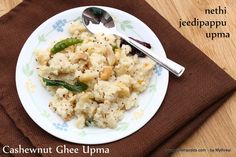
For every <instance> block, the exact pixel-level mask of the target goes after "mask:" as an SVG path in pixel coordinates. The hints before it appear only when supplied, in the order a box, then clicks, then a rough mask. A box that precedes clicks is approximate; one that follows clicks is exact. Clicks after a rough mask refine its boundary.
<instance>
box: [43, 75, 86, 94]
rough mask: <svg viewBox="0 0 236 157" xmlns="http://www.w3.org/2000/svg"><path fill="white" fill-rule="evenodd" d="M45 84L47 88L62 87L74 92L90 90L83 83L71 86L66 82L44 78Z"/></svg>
mask: <svg viewBox="0 0 236 157" xmlns="http://www.w3.org/2000/svg"><path fill="white" fill-rule="evenodd" d="M43 82H45V83H46V86H61V87H64V88H66V89H68V90H70V91H72V92H83V91H85V90H86V89H87V88H88V85H86V84H85V83H83V82H76V84H75V85H71V84H69V83H66V82H64V81H60V80H49V79H46V78H43Z"/></svg>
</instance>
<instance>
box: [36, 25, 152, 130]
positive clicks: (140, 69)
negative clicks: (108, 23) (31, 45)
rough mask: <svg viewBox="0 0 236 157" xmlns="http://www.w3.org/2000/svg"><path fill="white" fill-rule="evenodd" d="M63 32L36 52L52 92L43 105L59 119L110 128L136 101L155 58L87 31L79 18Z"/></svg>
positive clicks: (117, 39)
mask: <svg viewBox="0 0 236 157" xmlns="http://www.w3.org/2000/svg"><path fill="white" fill-rule="evenodd" d="M68 31H69V33H70V37H68V38H66V39H63V40H60V41H58V42H56V44H55V45H54V46H53V47H49V48H48V49H46V50H38V51H37V52H36V61H37V62H38V65H39V66H38V73H39V76H40V78H42V83H43V85H45V87H46V88H47V90H48V91H49V92H51V93H52V95H53V98H52V100H51V101H50V102H49V107H50V108H51V109H52V110H53V111H54V112H55V113H57V114H58V115H59V116H60V117H61V118H62V119H63V120H65V121H68V120H71V119H72V118H76V125H77V127H79V128H83V127H85V126H90V125H94V126H97V127H102V128H105V127H109V128H115V127H116V126H117V122H118V121H120V120H121V119H122V117H123V115H124V112H125V111H127V110H130V109H131V108H133V107H136V106H137V97H138V95H139V94H140V93H141V92H143V91H145V90H146V88H147V86H148V84H149V81H150V78H151V76H152V74H153V67H154V65H155V63H154V62H153V61H152V60H151V59H149V58H148V57H138V55H137V54H135V55H132V54H130V52H132V48H131V46H130V45H126V44H121V39H120V38H119V37H116V36H114V35H107V34H106V35H105V34H95V35H93V34H91V33H89V32H88V31H87V30H86V28H85V27H84V26H83V24H81V23H80V21H75V22H72V23H71V24H70V26H69V30H68Z"/></svg>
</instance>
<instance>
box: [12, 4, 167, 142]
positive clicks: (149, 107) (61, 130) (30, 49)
mask: <svg viewBox="0 0 236 157" xmlns="http://www.w3.org/2000/svg"><path fill="white" fill-rule="evenodd" d="M85 8H86V7H79V8H74V9H70V10H67V11H64V12H62V13H59V14H57V15H55V16H53V17H52V18H50V19H48V20H47V21H45V22H44V23H43V24H41V25H40V26H39V27H38V28H37V29H36V30H35V31H34V32H33V33H32V34H31V35H30V37H29V38H28V40H27V41H26V42H25V44H24V46H23V48H22V50H21V52H20V55H19V58H18V62H17V66H16V86H17V92H18V95H19V97H20V100H21V102H22V105H23V107H24V109H25V110H26V112H27V113H28V114H29V116H30V117H31V118H32V120H33V121H34V122H35V123H37V124H38V125H39V126H40V127H41V128H43V129H44V130H45V131H47V132H48V133H50V134H52V135H54V136H56V137H58V138H60V139H63V140H66V141H69V142H73V143H80V144H102V143H108V142H112V141H116V140H119V139H121V138H124V137H126V136H128V135H130V134H132V133H134V132H135V131H137V130H139V129H140V128H141V127H143V126H144V125H145V124H146V123H147V122H148V121H149V120H150V119H151V118H152V117H153V116H154V115H155V113H156V112H157V110H158V109H159V107H160V105H161V103H162V101H163V99H164V96H165V94H166V90H167V85H168V78H169V73H168V71H167V70H165V69H163V68H162V67H160V66H158V65H157V66H156V67H155V69H154V70H155V73H154V75H153V77H152V79H151V82H150V85H149V87H148V89H147V90H146V91H145V92H144V93H142V94H141V95H140V96H139V99H138V104H139V107H137V108H134V109H132V110H130V111H128V112H127V113H125V115H124V119H123V120H122V121H120V122H119V123H118V126H117V128H115V129H108V128H107V129H101V128H94V127H88V128H83V129H78V128H76V126H75V121H74V120H72V121H69V122H66V123H65V122H63V120H62V119H61V118H60V117H59V116H58V115H57V114H55V113H54V112H52V111H51V110H50V109H49V107H48V102H49V100H50V99H51V95H50V94H49V93H48V91H47V90H46V89H45V88H44V87H43V86H42V85H41V83H40V81H39V78H38V75H37V71H36V62H35V59H34V58H35V56H34V52H35V49H45V48H47V47H48V45H49V43H50V42H52V41H54V40H56V39H58V38H61V37H65V36H68V35H69V34H68V31H67V27H68V23H70V22H71V21H73V20H81V14H82V11H83V10H84V9H85ZM101 8H103V9H105V10H106V11H108V12H109V13H111V15H112V16H113V18H114V20H115V24H116V26H117V27H118V29H119V30H120V31H121V32H123V33H124V34H126V35H128V36H131V37H134V38H136V39H140V40H142V41H146V42H148V43H151V45H152V50H153V51H155V52H156V53H158V54H159V55H160V56H166V54H165V51H164V49H163V47H162V45H161V43H160V41H159V40H158V38H157V37H156V35H155V34H154V33H153V32H152V30H151V29H150V28H149V27H148V26H146V25H145V24H144V23H143V22H142V21H140V20H139V19H137V18H136V17H134V16H132V15H130V14H128V13H126V12H124V11H121V10H117V9H114V8H109V7H101ZM32 129H33V128H32Z"/></svg>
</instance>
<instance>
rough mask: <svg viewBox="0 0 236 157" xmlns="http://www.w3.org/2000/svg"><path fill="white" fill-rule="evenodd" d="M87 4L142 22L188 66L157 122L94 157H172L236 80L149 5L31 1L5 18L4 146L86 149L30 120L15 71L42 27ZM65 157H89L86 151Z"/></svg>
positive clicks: (0, 58) (1, 35)
mask: <svg viewBox="0 0 236 157" xmlns="http://www.w3.org/2000/svg"><path fill="white" fill-rule="evenodd" d="M85 5H104V6H110V7H114V8H118V9H121V10H123V11H126V12H128V13H130V14H133V15H134V16H136V17H138V18H139V19H141V20H142V21H143V22H145V23H146V24H147V25H148V26H149V27H151V29H152V30H153V31H154V32H155V33H156V35H157V36H158V37H159V39H160V40H161V43H162V44H163V46H164V49H165V51H166V53H167V56H168V57H169V58H170V59H173V60H174V61H176V62H178V63H180V64H182V65H184V66H185V67H186V71H185V73H184V75H183V76H182V77H181V78H176V77H175V76H173V75H170V80H169V86H168V91H167V94H166V97H165V100H164V102H163V104H162V106H161V108H160V109H159V111H158V112H157V113H156V115H155V116H154V117H153V118H152V119H151V121H149V122H148V123H147V124H146V125H145V126H144V127H143V128H142V129H140V130H139V131H137V132H136V133H134V134H132V135H130V136H129V137H126V138H124V139H122V140H119V141H116V142H112V143H109V144H103V145H97V146H91V147H108V148H110V154H95V155H93V156H111V157H120V156H122V157H143V156H154V157H156V156H161V157H162V156H167V155H169V154H170V153H171V152H172V150H171V149H173V148H176V147H177V146H178V145H179V144H180V143H181V142H183V141H184V140H185V139H186V138H187V137H188V136H189V135H190V134H191V133H192V132H193V131H194V130H196V128H198V127H199V126H200V125H201V124H202V123H203V122H204V121H205V120H206V119H207V117H209V116H210V115H211V114H212V113H213V112H214V111H215V110H216V109H217V108H218V107H219V106H220V105H221V104H222V103H223V102H224V100H226V99H227V98H228V97H229V96H230V95H231V94H232V93H233V91H234V90H235V88H236V81H235V80H233V79H232V78H231V77H230V76H228V75H227V74H226V73H225V72H224V71H223V70H222V69H220V68H219V67H218V66H217V65H216V64H215V63H214V62H213V61H211V60H210V59H209V58H208V57H206V56H205V55H204V54H203V53H202V52H201V51H200V50H199V49H198V48H196V47H195V46H194V45H193V44H191V43H190V42H189V41H188V40H186V39H185V38H184V37H183V36H181V35H180V34H179V33H178V32H177V31H176V30H175V29H174V28H173V27H172V26H171V25H170V24H169V23H168V22H167V21H166V20H165V19H164V18H163V17H161V16H160V15H159V14H158V13H157V12H156V11H155V10H154V9H152V8H151V7H150V6H149V5H148V4H147V3H146V2H145V1H143V0H135V1H130V0H123V1H116V0H109V1H108V0H89V1H85V0H67V1H66V0H50V1H48V0H40V1H38V0H25V1H24V2H23V3H21V4H20V5H19V6H17V7H16V8H14V9H13V10H12V11H11V12H10V13H8V14H7V15H5V16H3V17H2V18H0V44H1V46H0V69H1V70H0V76H1V81H0V104H1V106H2V107H1V108H0V111H1V112H0V115H1V123H0V125H1V127H0V133H1V134H0V143H1V147H2V146H4V145H10V146H11V147H17V145H19V144H21V145H23V146H24V147H53V148H55V147H56V146H58V145H63V144H66V145H67V147H73V148H80V149H81V148H82V146H81V145H78V144H71V143H68V142H65V141H62V140H60V139H57V138H55V137H53V136H52V135H50V134H48V133H47V132H45V131H44V130H42V129H41V128H40V127H38V126H37V124H35V123H34V122H33V121H32V120H31V119H30V118H29V116H28V115H27V113H26V112H25V111H24V109H23V107H22V105H21V103H20V101H19V98H18V96H17V92H16V86H15V67H16V62H17V57H18V55H19V52H20V50H21V48H22V46H23V44H24V42H25V41H26V39H27V38H28V37H29V35H30V34H31V33H32V32H33V31H34V30H35V28H36V27H37V26H39V25H40V24H41V23H42V22H44V21H45V20H46V19H48V18H49V17H51V16H53V15H55V14H57V13H59V12H61V11H64V10H67V9H70V8H74V7H79V6H85ZM91 140H92V139H91ZM54 152H55V151H54ZM13 155H15V156H26V155H27V154H23V155H22V154H18V155H16V154H13ZM43 155H44V156H58V155H59V154H43ZM30 156H34V155H30ZM35 156H37V155H36V154H35ZM62 156H89V155H88V154H83V153H82V152H80V153H79V154H63V155H62Z"/></svg>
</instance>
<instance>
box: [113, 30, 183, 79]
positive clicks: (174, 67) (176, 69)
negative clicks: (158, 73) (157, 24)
mask: <svg viewBox="0 0 236 157" xmlns="http://www.w3.org/2000/svg"><path fill="white" fill-rule="evenodd" d="M117 35H119V36H120V37H121V38H123V39H124V40H126V41H127V42H128V43H130V44H131V45H132V46H134V47H135V48H137V49H138V50H140V51H141V52H143V53H144V54H146V55H147V56H148V57H150V58H151V59H152V60H154V61H155V62H156V63H158V64H159V65H161V66H162V67H164V68H165V69H167V70H169V71H170V72H172V73H173V74H175V75H176V76H178V77H180V76H181V75H182V74H183V72H184V70H185V68H184V67H183V66H182V65H180V64H178V63H176V62H174V61H172V60H170V59H168V58H165V57H160V56H158V54H157V53H155V52H153V51H151V50H150V49H148V48H146V47H145V46H143V45H141V44H139V43H138V42H136V41H135V40H133V39H130V38H128V37H127V36H125V35H123V34H120V33H119V34H117Z"/></svg>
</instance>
